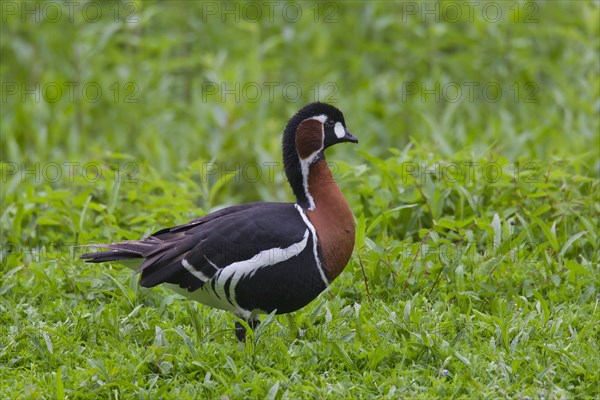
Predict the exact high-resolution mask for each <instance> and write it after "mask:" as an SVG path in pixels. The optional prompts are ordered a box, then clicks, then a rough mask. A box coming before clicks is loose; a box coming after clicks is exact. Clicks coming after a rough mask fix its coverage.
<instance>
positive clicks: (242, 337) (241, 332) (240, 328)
mask: <svg viewBox="0 0 600 400" xmlns="http://www.w3.org/2000/svg"><path fill="white" fill-rule="evenodd" d="M246 323H247V324H248V325H249V326H250V328H251V329H252V330H254V329H256V327H257V326H258V324H260V319H258V318H257V319H249V320H247V321H246ZM235 336H236V337H237V338H238V340H239V341H240V342H245V341H246V328H245V327H244V325H242V324H241V323H239V322H237V321H236V322H235Z"/></svg>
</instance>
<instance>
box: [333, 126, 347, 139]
mask: <svg viewBox="0 0 600 400" xmlns="http://www.w3.org/2000/svg"><path fill="white" fill-rule="evenodd" d="M333 131H334V132H335V136H337V138H338V139H341V138H343V137H344V136H346V130H345V129H344V127H343V126H342V123H341V122H336V123H335V128H334V129H333Z"/></svg>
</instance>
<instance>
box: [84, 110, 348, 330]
mask: <svg viewBox="0 0 600 400" xmlns="http://www.w3.org/2000/svg"><path fill="white" fill-rule="evenodd" d="M341 142H351V143H357V142H358V139H356V138H355V137H354V136H353V135H352V134H351V133H350V131H348V129H347V128H346V122H345V121H344V116H343V115H342V113H341V112H340V111H339V110H338V109H337V108H335V107H333V106H331V105H329V104H325V103H312V104H309V105H307V106H305V107H304V108H302V109H301V110H300V111H298V113H296V115H294V116H293V117H292V118H291V119H290V121H289V122H288V124H287V127H286V128H285V131H284V134H283V162H284V168H285V173H286V176H287V178H288V181H289V184H290V186H291V187H292V190H293V192H294V195H295V196H296V203H249V204H242V205H237V206H232V207H228V208H225V209H222V210H219V211H216V212H213V213H211V214H208V215H205V216H203V217H200V218H198V219H195V220H194V221H192V222H190V223H187V224H185V225H179V226H175V227H173V228H167V229H163V230H160V231H158V232H156V233H154V234H153V235H151V236H150V237H148V238H147V239H144V240H139V241H138V240H133V241H125V242H121V243H113V244H106V245H93V246H94V247H98V248H107V249H110V250H107V251H101V252H96V253H88V254H84V255H83V256H82V257H81V258H82V259H84V260H86V261H88V262H106V261H121V260H125V259H136V258H140V259H143V260H141V265H139V268H137V266H136V268H137V271H138V272H140V273H141V281H140V283H141V285H142V286H144V287H153V286H156V285H159V284H161V283H166V284H170V285H169V286H170V287H171V288H173V289H174V290H176V291H177V292H179V293H181V294H183V295H184V296H186V297H188V298H190V299H192V300H195V301H197V302H200V303H202V304H205V305H208V306H211V307H215V308H219V309H223V310H227V311H231V312H233V313H234V314H235V315H236V316H238V317H239V318H242V319H244V320H245V321H247V322H248V324H249V325H250V326H251V327H255V326H256V325H257V324H258V323H259V322H260V320H259V319H258V314H261V313H271V312H272V311H273V310H277V311H276V312H277V313H278V314H284V313H289V312H292V311H296V310H298V309H300V308H302V307H304V306H306V305H307V304H308V303H309V302H311V301H312V300H313V299H314V298H316V297H317V296H318V295H319V293H321V292H322V291H323V290H324V289H325V288H326V287H327V286H328V285H329V284H330V283H331V282H332V281H333V280H334V279H335V278H336V277H337V276H338V275H339V274H340V273H341V272H342V270H343V269H344V268H345V266H346V264H347V263H348V260H349V259H350V256H351V254H352V249H353V247H354V218H353V216H352V211H351V210H350V207H349V206H348V203H347V202H346V200H345V199H344V196H343V195H342V193H341V192H340V189H339V188H338V186H337V185H336V183H335V181H334V179H333V176H332V174H331V171H330V170H329V167H328V166H327V162H326V161H325V155H324V153H323V152H324V150H325V149H327V148H328V147H330V146H332V145H334V144H336V143H341ZM128 264H130V263H128ZM245 334H246V331H245V329H244V328H243V326H242V325H241V324H239V323H236V336H237V337H238V339H240V340H244V339H245Z"/></svg>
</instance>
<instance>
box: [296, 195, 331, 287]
mask: <svg viewBox="0 0 600 400" xmlns="http://www.w3.org/2000/svg"><path fill="white" fill-rule="evenodd" d="M294 207H296V210H298V212H299V213H300V216H301V217H302V220H303V221H304V223H305V224H306V226H308V229H310V233H311V234H312V236H313V254H314V256H315V262H316V263H317V269H318V270H319V273H320V274H321V279H323V282H324V283H325V287H328V286H329V281H328V280H327V276H326V275H325V270H323V265H321V260H320V259H319V251H318V248H317V240H318V239H317V231H316V230H315V226H314V225H313V224H312V223H311V222H310V220H309V219H308V217H307V216H306V214H305V213H304V210H303V209H302V207H300V206H299V205H298V204H294Z"/></svg>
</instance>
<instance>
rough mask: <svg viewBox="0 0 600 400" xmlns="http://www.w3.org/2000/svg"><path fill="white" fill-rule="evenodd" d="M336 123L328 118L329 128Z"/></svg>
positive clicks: (326, 123)
mask: <svg viewBox="0 0 600 400" xmlns="http://www.w3.org/2000/svg"><path fill="white" fill-rule="evenodd" d="M334 124H335V122H334V121H333V120H331V119H328V120H327V122H325V125H327V127H329V128H331V127H332V126H333V125H334Z"/></svg>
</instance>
